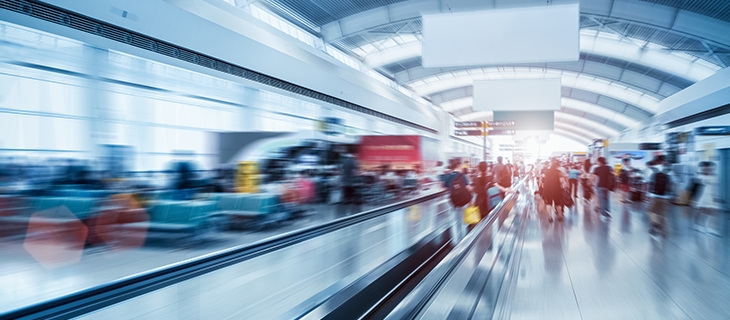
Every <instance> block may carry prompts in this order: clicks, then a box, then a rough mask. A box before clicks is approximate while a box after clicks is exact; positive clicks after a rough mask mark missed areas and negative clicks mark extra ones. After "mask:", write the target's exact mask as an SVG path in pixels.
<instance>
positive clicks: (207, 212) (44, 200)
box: [0, 189, 292, 244]
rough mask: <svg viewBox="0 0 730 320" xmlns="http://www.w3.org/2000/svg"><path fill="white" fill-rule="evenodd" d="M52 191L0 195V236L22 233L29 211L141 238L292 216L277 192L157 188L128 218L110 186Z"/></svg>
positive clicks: (190, 236)
mask: <svg viewBox="0 0 730 320" xmlns="http://www.w3.org/2000/svg"><path fill="white" fill-rule="evenodd" d="M53 194H54V196H49V197H46V196H43V197H20V196H16V197H10V196H8V197H3V198H2V199H0V200H2V201H1V202H2V204H3V206H2V210H1V211H0V237H4V236H23V235H26V233H27V231H28V229H29V224H30V222H31V217H33V219H39V220H40V221H42V222H43V223H44V224H48V225H51V226H53V225H56V226H63V225H64V224H66V223H70V222H75V223H78V222H79V221H80V222H81V223H83V224H84V225H86V226H87V227H89V229H90V234H91V235H99V234H102V235H108V234H109V233H110V232H120V233H121V232H129V233H135V234H144V235H145V238H146V239H147V240H149V239H187V240H196V241H197V240H203V239H204V238H205V237H208V236H210V235H213V234H214V233H215V232H216V231H220V230H228V229H234V227H235V228H236V229H241V228H243V229H249V230H258V229H262V228H265V227H269V226H273V225H276V224H278V223H280V222H282V221H285V220H289V219H291V218H292V212H291V210H290V209H288V208H287V207H285V206H283V205H282V204H281V203H280V199H279V197H278V196H277V195H274V194H265V193H264V194H239V193H215V194H199V195H198V196H197V197H196V198H195V200H172V199H170V198H174V196H172V195H173V193H172V192H169V191H157V192H154V194H153V195H152V196H149V195H143V198H147V199H148V200H146V201H142V202H141V203H142V204H143V208H140V209H135V210H138V211H139V210H142V211H145V212H146V214H141V215H140V214H138V213H136V211H135V213H134V214H133V215H132V216H134V217H133V218H125V217H119V216H120V214H121V213H122V212H125V210H127V209H130V208H126V209H125V208H119V207H118V205H116V204H113V203H112V202H109V201H108V200H109V196H110V195H112V192H110V191H104V190H77V189H61V190H54V192H53ZM55 195H63V196H55ZM127 211H128V210H127ZM140 217H143V218H140ZM34 221H37V220H34ZM96 228H103V230H96ZM88 243H94V244H96V243H99V238H98V237H97V238H94V239H89V242H88Z"/></svg>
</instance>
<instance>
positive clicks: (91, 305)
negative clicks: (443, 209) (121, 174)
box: [0, 190, 447, 320]
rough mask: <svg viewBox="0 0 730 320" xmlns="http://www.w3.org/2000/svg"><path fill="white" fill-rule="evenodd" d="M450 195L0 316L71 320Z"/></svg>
mask: <svg viewBox="0 0 730 320" xmlns="http://www.w3.org/2000/svg"><path fill="white" fill-rule="evenodd" d="M446 194H447V191H445V190H443V191H439V192H434V193H431V194H428V195H424V196H421V197H418V198H415V199H409V200H404V201H401V202H398V203H394V204H390V205H386V206H383V207H381V208H376V209H372V210H368V211H364V212H361V213H359V214H356V215H352V216H349V217H343V218H340V219H337V220H333V221H330V222H327V223H324V224H321V225H317V226H312V227H308V228H303V229H299V230H295V231H291V232H288V233H284V234H281V235H277V236H274V237H270V238H267V239H264V240H261V241H257V242H254V243H251V244H246V245H240V246H236V247H232V248H229V249H225V250H221V251H217V252H214V253H210V254H206V255H203V256H200V257H196V258H192V259H188V260H185V261H181V262H178V263H174V264H170V265H167V266H164V267H160V268H157V269H153V270H149V271H146V272H143V273H139V274H136V275H132V276H129V277H125V278H122V279H119V280H116V281H112V282H109V283H106V284H103V285H100V286H97V287H93V288H89V289H85V290H81V291H78V292H75V293H71V294H68V295H65V296H62V297H59V298H55V299H51V300H47V301H44V302H40V303H37V304H34V305H30V306H26V307H23V308H19V309H16V310H12V311H9V312H6V313H0V320H4V319H61V318H63V319H67V318H71V317H78V316H81V315H84V314H87V313H89V312H93V311H96V310H99V309H102V308H105V307H108V306H111V305H113V304H116V303H119V302H122V301H125V300H128V299H132V298H135V297H138V296H141V295H143V294H146V293H149V292H152V291H155V290H159V289H161V288H164V287H167V286H170V285H174V284H177V283H180V282H182V281H185V280H188V279H191V278H194V277H198V276H200V275H203V274H206V273H210V272H213V271H216V270H220V269H222V268H225V267H227V266H230V265H233V264H236V263H240V262H242V261H245V260H249V259H251V258H255V257H258V256H261V255H264V254H267V253H270V252H273V251H276V250H279V249H282V248H286V247H289V246H292V245H295V244H297V243H300V242H303V241H306V240H309V239H312V238H315V237H318V236H322V235H324V234H327V233H330V232H333V231H336V230H339V229H342V228H345V227H348V226H351V225H355V224H358V223H361V222H363V221H367V220H370V219H373V218H376V217H379V216H382V215H385V214H388V213H391V212H394V211H397V210H401V209H404V208H408V207H410V206H413V205H416V204H419V203H423V202H426V201H429V200H432V199H437V198H439V197H441V196H444V195H446Z"/></svg>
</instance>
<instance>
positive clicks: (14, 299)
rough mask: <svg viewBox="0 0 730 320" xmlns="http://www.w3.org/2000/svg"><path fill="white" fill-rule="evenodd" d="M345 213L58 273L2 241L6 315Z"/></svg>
mask: <svg viewBox="0 0 730 320" xmlns="http://www.w3.org/2000/svg"><path fill="white" fill-rule="evenodd" d="M391 202H395V200H390V201H387V202H385V203H378V204H365V205H363V206H362V207H361V208H360V209H362V210H370V209H373V208H375V207H379V206H382V205H385V204H387V203H391ZM344 209H345V208H343V207H341V206H339V205H316V206H314V207H313V208H312V210H310V214H308V215H307V216H305V217H303V218H300V219H297V220H294V221H292V222H290V223H288V224H285V225H282V226H277V227H274V228H271V229H267V230H262V231H255V232H253V231H230V232H220V233H217V234H215V236H214V237H212V238H211V239H209V240H207V241H206V242H204V243H200V244H196V245H194V246H191V247H181V246H179V245H175V244H172V243H170V242H162V241H158V242H154V243H148V244H147V245H145V246H144V247H142V248H138V249H134V250H125V251H111V250H109V249H108V248H107V247H103V246H101V247H91V248H86V249H84V252H83V256H82V258H81V260H80V261H79V262H78V263H76V264H73V265H68V266H62V267H58V268H52V269H47V268H45V267H43V266H42V265H40V264H39V263H38V262H37V261H36V260H35V259H34V258H33V257H32V256H31V255H30V254H29V253H28V252H27V251H26V250H25V249H24V248H23V243H22V241H21V240H8V239H0V283H1V284H2V285H0V313H2V312H6V311H10V310H13V309H16V308H21V307H24V306H27V305H30V304H34V303H38V302H41V301H45V300H48V299H52V298H56V297H59V296H62V295H65V294H69V293H72V292H75V291H78V290H82V289H86V288H91V287H94V286H98V285H101V284H104V283H107V282H110V281H114V280H117V279H120V278H123V277H127V276H131V275H133V274H137V273H140V272H145V271H148V270H152V269H155V268H159V267H162V266H165V265H168V264H171V263H176V262H180V261H183V260H187V259H191V258H195V257H198V256H201V255H204V254H208V253H212V252H215V251H219V250H222V249H227V248H230V247H234V246H237V245H243V244H249V243H253V242H255V241H258V240H262V239H265V238H269V237H272V236H275V235H277V234H281V233H285V232H289V231H293V230H297V229H301V228H305V227H309V226H314V225H318V224H322V223H324V222H328V221H332V220H334V219H338V218H341V217H343V216H344V215H345V214H344V213H343V212H344V211H343V210H344ZM347 209H348V211H351V210H352V208H347Z"/></svg>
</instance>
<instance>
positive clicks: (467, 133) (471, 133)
mask: <svg viewBox="0 0 730 320" xmlns="http://www.w3.org/2000/svg"><path fill="white" fill-rule="evenodd" d="M485 132H488V131H482V130H454V135H455V136H457V137H463V136H481V135H482V134H484V133H485Z"/></svg>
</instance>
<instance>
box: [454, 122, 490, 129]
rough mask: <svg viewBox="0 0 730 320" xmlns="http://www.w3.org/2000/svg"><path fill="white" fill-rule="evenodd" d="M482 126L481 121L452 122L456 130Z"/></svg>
mask: <svg viewBox="0 0 730 320" xmlns="http://www.w3.org/2000/svg"><path fill="white" fill-rule="evenodd" d="M482 126H484V122H483V121H458V122H454V127H456V128H481V127H482Z"/></svg>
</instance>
